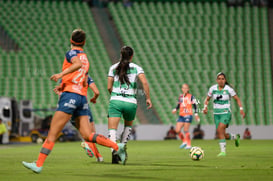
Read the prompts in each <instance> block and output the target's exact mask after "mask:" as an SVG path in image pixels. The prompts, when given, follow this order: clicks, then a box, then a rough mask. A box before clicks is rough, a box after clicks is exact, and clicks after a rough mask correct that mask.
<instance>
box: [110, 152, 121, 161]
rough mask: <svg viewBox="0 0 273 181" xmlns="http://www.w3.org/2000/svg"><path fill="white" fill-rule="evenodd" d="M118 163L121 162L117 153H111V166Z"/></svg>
mask: <svg viewBox="0 0 273 181" xmlns="http://www.w3.org/2000/svg"><path fill="white" fill-rule="evenodd" d="M119 161H121V160H120V158H119V156H118V155H117V152H116V151H115V150H114V151H113V152H112V164H118V163H119Z"/></svg>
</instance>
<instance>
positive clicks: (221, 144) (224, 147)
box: [219, 142, 226, 152]
mask: <svg viewBox="0 0 273 181" xmlns="http://www.w3.org/2000/svg"><path fill="white" fill-rule="evenodd" d="M219 146H220V150H221V152H226V142H219Z"/></svg>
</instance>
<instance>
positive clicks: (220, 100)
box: [203, 72, 245, 156]
mask: <svg viewBox="0 0 273 181" xmlns="http://www.w3.org/2000/svg"><path fill="white" fill-rule="evenodd" d="M216 81H217V84H215V85H213V86H211V87H210V89H209V92H208V95H207V98H206V100H205V105H204V110H203V112H204V114H207V113H208V103H209V100H210V99H211V98H212V99H213V103H214V104H213V114H214V122H215V125H216V132H217V137H218V138H219V145H220V150H221V152H220V153H219V154H218V156H225V155H226V136H225V135H226V128H227V127H228V125H229V123H230V121H231V109H230V101H231V97H233V98H234V99H235V100H236V102H237V104H238V106H239V107H240V114H241V115H242V117H243V118H244V117H245V113H244V110H243V106H242V102H241V100H240V98H239V97H238V96H237V94H236V92H235V91H234V89H233V88H232V87H231V86H230V85H229V84H228V82H227V80H226V75H225V74H224V73H223V72H220V73H218V74H217V79H216ZM231 137H233V138H234V139H235V145H236V146H239V139H240V135H237V136H236V138H235V135H230V138H231Z"/></svg>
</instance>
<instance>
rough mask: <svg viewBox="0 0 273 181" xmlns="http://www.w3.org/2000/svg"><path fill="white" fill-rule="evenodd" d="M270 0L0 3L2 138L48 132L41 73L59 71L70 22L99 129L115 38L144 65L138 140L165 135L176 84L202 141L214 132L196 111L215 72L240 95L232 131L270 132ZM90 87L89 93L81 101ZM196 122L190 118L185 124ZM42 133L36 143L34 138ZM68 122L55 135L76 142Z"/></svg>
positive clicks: (50, 97) (47, 85)
mask: <svg viewBox="0 0 273 181" xmlns="http://www.w3.org/2000/svg"><path fill="white" fill-rule="evenodd" d="M272 7H273V6H272V1H270V0H123V1H122V0H114V1H107V0H89V1H88V0H0V96H1V97H0V118H1V119H2V122H3V123H2V124H4V125H5V127H6V129H7V131H6V132H4V133H1V134H2V141H3V143H9V142H13V141H15V142H18V141H21V142H31V141H32V142H39V141H42V140H43V139H44V138H45V136H46V135H47V130H48V125H49V123H50V120H51V116H52V114H54V111H55V108H56V105H57V101H58V96H57V95H55V94H54V92H53V91H52V90H53V88H54V86H55V84H56V83H55V82H53V81H50V80H49V77H50V76H51V75H52V74H54V73H57V72H60V70H61V68H62V63H63V60H64V55H65V52H66V51H68V50H69V49H70V42H69V38H70V35H71V32H72V30H73V29H75V28H81V29H83V30H84V31H85V32H86V33H87V41H86V45H85V47H84V50H85V52H86V53H87V56H88V59H89V61H90V71H89V73H90V75H91V76H92V77H93V79H94V80H95V83H96V85H97V86H98V88H99V90H100V97H99V99H98V101H97V104H95V105H92V104H90V106H91V110H92V113H93V117H94V120H95V123H96V126H97V130H98V132H100V133H104V134H105V135H106V133H107V109H108V103H109V94H108V91H107V74H108V69H109V67H110V66H111V65H112V64H113V63H115V62H117V61H118V59H119V50H120V48H121V47H122V46H123V45H129V46H132V47H133V48H134V50H135V55H134V59H133V61H134V62H135V63H136V64H138V65H140V66H141V67H143V69H144V71H145V74H146V77H147V79H148V81H149V85H150V89H151V99H152V102H153V106H154V107H153V109H152V110H149V111H147V110H146V105H145V96H144V94H143V91H142V87H141V85H139V87H138V100H139V101H138V111H137V117H136V120H135V122H134V124H135V129H136V135H137V139H141V140H147V139H163V137H164V136H165V135H166V132H167V130H168V129H169V128H170V126H171V125H175V123H176V119H177V115H173V114H172V113H171V110H172V109H173V108H175V106H176V104H177V100H178V97H179V95H180V94H181V85H182V84H183V83H188V84H189V86H190V91H191V93H192V94H193V95H194V96H195V97H196V98H197V100H198V102H199V104H198V109H199V115H200V117H201V122H200V124H201V128H202V129H203V130H204V132H205V136H204V138H205V139H213V138H214V134H215V126H214V121H213V114H212V103H210V105H209V110H211V111H210V112H209V114H208V115H206V116H205V115H203V114H202V108H203V103H204V100H205V98H206V95H207V91H208V88H209V87H210V86H211V85H213V84H215V83H216V81H215V80H216V74H217V73H218V72H220V71H222V72H224V73H225V74H226V75H227V80H228V81H229V83H230V84H231V85H232V86H233V87H234V88H235V90H236V91H237V94H238V96H239V97H240V98H241V100H242V103H243V107H244V110H245V112H246V118H245V119H242V118H241V116H240V113H239V107H238V106H237V104H236V102H235V101H232V115H233V118H232V124H231V126H230V127H231V130H232V131H234V132H237V133H240V134H241V135H242V134H243V132H244V130H245V128H249V130H250V131H251V132H252V134H253V136H252V138H253V139H273V134H272V130H273V126H272V124H273V107H272V102H273V98H272V70H273V66H272V65H273V63H272V61H273V56H272V55H273V8H272ZM91 96H92V93H91V92H89V98H90V97H91ZM196 125H197V123H196V122H195V121H193V126H191V127H192V128H191V130H193V129H194V127H195V126H196ZM41 139H42V140H41ZM78 139H79V137H78V135H77V132H76V131H75V130H74V128H73V127H72V126H71V125H67V127H66V128H65V129H64V130H63V132H62V133H61V134H60V137H59V141H68V140H78Z"/></svg>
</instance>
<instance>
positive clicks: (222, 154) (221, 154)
mask: <svg viewBox="0 0 273 181" xmlns="http://www.w3.org/2000/svg"><path fill="white" fill-rule="evenodd" d="M221 156H226V152H221V153H219V154H218V155H217V157H221Z"/></svg>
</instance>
